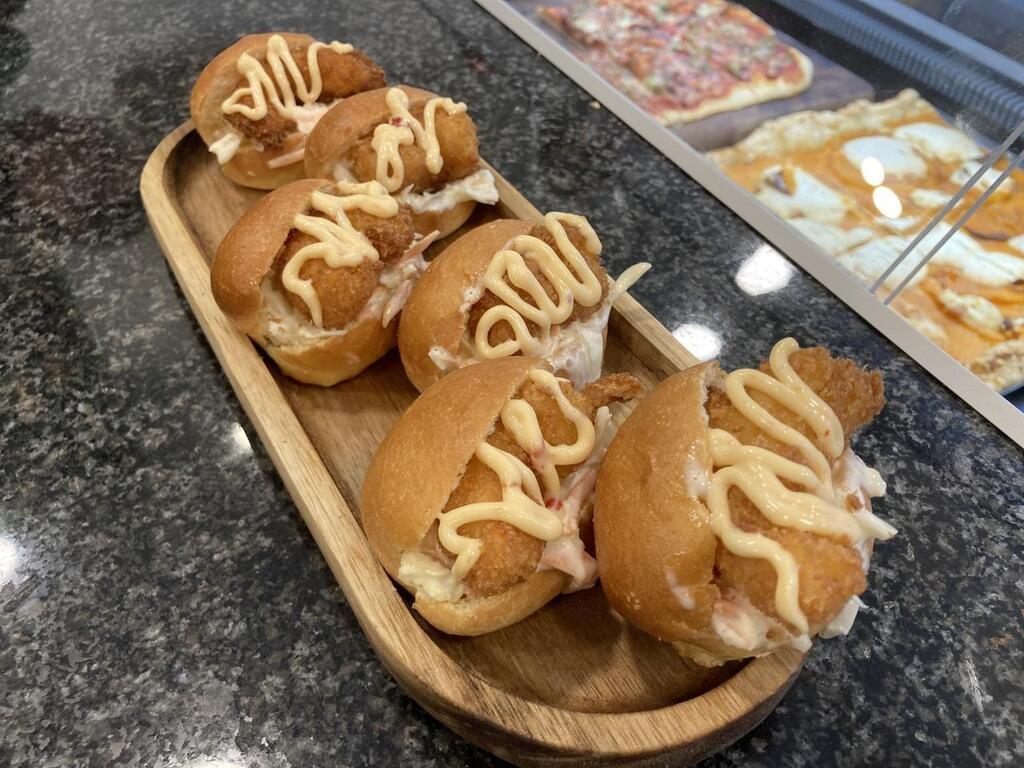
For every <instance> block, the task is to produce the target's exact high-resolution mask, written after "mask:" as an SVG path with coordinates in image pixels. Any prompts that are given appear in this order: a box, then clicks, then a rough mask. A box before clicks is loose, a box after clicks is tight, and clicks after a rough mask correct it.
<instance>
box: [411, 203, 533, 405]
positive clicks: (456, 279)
mask: <svg viewBox="0 0 1024 768" xmlns="http://www.w3.org/2000/svg"><path fill="white" fill-rule="evenodd" d="M532 227H533V225H532V224H531V223H529V222H526V221H519V220H518V219H499V220H497V221H491V222H488V223H487V224H483V225H481V226H479V227H476V228H474V229H472V230H470V231H469V232H467V233H466V234H465V235H463V236H462V237H460V238H459V239H458V240H456V241H455V242H454V243H452V244H451V245H449V246H448V247H447V248H445V250H444V251H443V252H442V253H441V254H440V255H439V256H437V257H436V258H435V259H434V260H433V261H432V262H431V263H430V266H428V267H427V271H426V272H425V273H424V274H423V276H422V277H420V279H419V281H418V282H417V283H416V285H415V286H414V287H413V289H412V293H411V294H410V296H409V300H408V301H407V302H406V304H405V308H404V309H403V310H402V323H401V326H400V327H399V329H398V349H399V352H400V354H401V356H402V365H404V366H405V373H406V375H407V376H408V377H409V380H410V381H411V382H412V383H413V385H414V386H415V387H416V389H418V390H420V391H421V392H422V391H424V390H426V389H427V387H429V386H430V385H431V384H433V383H434V382H435V381H437V380H438V379H439V378H441V371H440V370H438V367H437V366H436V365H435V364H434V362H433V361H432V360H431V359H430V354H429V353H430V349H431V348H432V347H435V346H436V347H439V348H441V349H442V350H444V351H445V352H447V353H449V354H452V355H454V354H457V353H458V351H459V343H460V341H461V339H462V336H463V334H464V333H465V331H466V322H467V320H468V318H469V313H468V311H462V309H461V307H462V305H463V304H464V301H465V298H464V297H465V294H466V291H467V289H469V288H471V287H473V286H475V285H476V284H477V283H479V281H480V279H481V277H482V276H483V273H484V270H486V269H487V265H488V264H489V263H490V262H491V259H492V258H493V257H494V254H495V253H497V252H498V251H499V250H500V249H501V248H502V247H503V246H504V245H506V244H507V243H508V242H509V241H510V240H511V239H512V238H514V237H517V236H519V235H525V234H527V233H528V232H529V231H530V230H531V229H532Z"/></svg>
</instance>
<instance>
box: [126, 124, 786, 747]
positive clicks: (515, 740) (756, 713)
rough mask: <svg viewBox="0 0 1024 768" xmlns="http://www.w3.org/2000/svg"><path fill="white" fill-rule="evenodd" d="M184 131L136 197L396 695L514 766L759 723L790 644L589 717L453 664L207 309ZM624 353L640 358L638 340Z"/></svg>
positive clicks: (651, 337) (218, 317)
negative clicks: (176, 164) (185, 201)
mask: <svg viewBox="0 0 1024 768" xmlns="http://www.w3.org/2000/svg"><path fill="white" fill-rule="evenodd" d="M193 130H194V127H193V125H192V123H191V121H187V122H185V123H183V124H182V125H180V126H178V127H177V128H175V129H174V130H173V131H171V132H170V133H169V134H167V136H165V137H164V139H163V140H162V141H161V142H160V143H159V144H158V145H157V147H156V148H155V149H154V150H153V152H152V154H151V155H150V157H149V158H148V160H147V162H146V164H145V166H144V168H143V170H142V174H141V177H140V194H141V197H142V202H143V206H144V208H145V210H146V215H147V218H148V220H149V223H150V227H151V229H152V231H153V233H154V235H155V237H156V239H157V242H158V243H159V245H160V248H161V250H162V251H163V253H164V256H165V258H166V260H167V262H168V265H169V266H170V267H171V270H172V272H173V273H174V276H175V279H176V281H177V283H178V285H179V287H180V289H181V291H182V293H183V294H184V296H185V298H186V299H187V301H188V303H189V306H190V308H191V310H192V313H193V315H194V316H195V318H196V320H197V322H198V323H199V325H200V327H201V328H202V330H203V334H204V336H205V338H206V341H207V343H208V344H209V345H210V347H211V349H212V350H213V352H214V354H215V355H216V357H217V360H218V363H219V364H220V366H221V369H222V370H223V372H224V374H225V376H226V377H227V378H228V381H229V382H230V384H231V387H232V389H233V390H234V392H235V395H236V396H237V397H238V400H239V402H240V403H241V405H242V407H243V409H244V410H245V412H246V415H247V416H248V417H249V419H250V421H251V423H252V425H253V427H254V428H255V429H256V431H257V433H258V434H259V437H260V440H261V441H262V442H263V445H264V447H265V449H266V450H267V453H268V454H269V455H270V458H271V460H272V461H273V463H274V467H275V469H276V470H277V472H278V474H279V476H280V477H281V479H282V481H283V482H284V484H285V487H286V488H287V489H288V493H289V495H290V496H291V498H292V501H293V502H294V503H295V505H296V507H297V508H298V510H299V512H300V514H301V515H302V517H303V520H304V521H305V523H306V525H307V527H308V528H309V530H310V532H311V534H312V535H313V538H314V540H315V541H316V543H317V546H318V548H319V549H320V552H321V554H322V555H323V557H324V559H325V560H326V561H327V563H328V565H329V567H330V568H331V571H332V573H333V574H334V577H335V579H336V580H337V582H338V585H339V586H340V587H341V590H342V592H343V593H344V595H345V598H346V600H347V601H348V604H349V605H350V606H351V608H352V610H353V612H354V613H355V615H356V618H357V620H358V621H359V624H360V626H361V627H362V629H363V632H364V634H365V635H366V637H367V640H368V641H369V642H370V644H371V646H372V647H373V648H374V650H375V651H376V653H377V655H378V657H379V658H380V659H381V661H382V662H383V663H384V665H385V666H386V667H387V669H388V670H389V671H390V672H391V674H392V675H393V676H394V677H395V679H396V680H397V681H398V682H399V684H400V685H401V686H402V688H403V689H404V690H405V691H406V693H407V694H408V695H410V696H411V697H412V698H413V699H414V700H416V701H417V702H418V703H419V704H420V705H421V706H423V707H424V708H425V709H426V710H427V711H428V712H430V714H431V715H433V716H434V717H435V718H437V719H438V720H440V721H441V722H442V723H444V724H445V725H446V726H448V727H449V728H451V729H452V730H454V731H455V732H456V733H458V734H459V735H460V736H462V737H463V738H465V739H467V740H468V741H470V742H472V743H474V744H476V745H477V746H479V747H481V748H483V749H485V750H487V751H490V752H492V753H494V754H496V755H498V756H499V757H502V758H504V759H509V760H512V761H513V762H516V763H517V764H520V765H542V764H543V765H548V764H554V763H556V762H557V763H558V764H565V761H567V760H568V761H569V762H570V763H572V761H574V760H575V761H583V762H580V763H579V764H581V765H582V764H589V763H590V762H592V761H594V760H599V761H605V760H614V761H615V762H616V763H619V764H622V763H631V764H641V763H646V762H647V760H648V759H651V758H656V757H661V756H665V755H666V754H674V755H676V756H678V757H681V758H683V759H687V760H696V759H700V758H702V757H705V756H707V755H709V754H711V753H713V752H714V751H717V750H719V749H721V748H723V747H725V746H727V745H728V744H730V743H731V742H732V741H734V740H736V739H737V738H739V737H740V736H742V735H743V734H745V733H747V732H748V731H749V730H750V729H752V728H753V727H754V726H756V725H757V724H758V723H760V722H761V720H763V719H764V718H765V717H766V716H767V715H768V714H769V713H770V712H771V710H772V709H774V707H775V706H776V705H777V704H778V702H779V700H780V699H781V698H782V696H783V695H784V694H785V693H786V691H787V690H788V689H789V687H790V686H791V685H792V684H793V682H794V680H795V678H796V676H797V674H798V673H799V671H800V668H801V667H802V663H803V659H804V656H803V655H802V654H800V653H797V652H795V651H792V650H789V649H784V650H782V651H780V652H778V653H775V654H772V655H769V656H765V657H762V658H758V659H753V660H751V661H750V662H749V663H747V664H746V665H745V666H744V667H742V668H741V669H740V670H739V671H738V672H737V673H736V674H735V675H733V676H732V677H730V678H729V679H728V680H726V681H725V682H724V683H722V684H721V685H719V686H717V687H715V688H712V689H711V690H709V691H707V692H706V693H704V694H702V695H700V696H697V697H695V698H692V699H687V700H684V701H681V702H677V703H675V704H672V705H669V706H666V707H661V708H656V709H650V710H641V711H635V712H624V713H595V712H579V711H575V710H567V709H562V708H559V707H555V706H552V705H549V704H546V703H542V702H538V701H532V700H529V699H525V698H522V697H520V696H518V695H516V694H513V693H509V692H507V691H505V690H503V689H501V688H499V687H498V686H496V685H494V684H492V683H491V682H489V681H487V680H484V679H481V678H478V677H476V676H474V675H472V674H471V673H470V672H468V671H466V670H464V669H462V668H460V667H459V666H458V665H457V664H456V663H455V662H454V661H453V660H452V659H451V658H450V657H449V656H448V655H447V654H445V653H444V651H443V650H442V649H441V648H439V647H438V646H437V645H436V644H434V642H433V641H432V640H431V639H430V638H429V636H428V635H427V634H426V633H425V632H424V631H423V629H422V628H421V627H420V626H419V624H417V622H416V620H415V618H414V617H413V615H412V612H411V611H410V610H409V609H408V608H407V607H406V605H405V603H404V601H403V600H402V599H401V596H400V595H399V593H398V591H397V589H396V587H395V585H394V584H393V583H392V581H391V579H390V578H389V577H388V576H387V574H386V572H385V571H384V569H383V567H382V566H380V564H379V563H378V562H377V560H376V558H375V557H374V556H373V554H372V552H371V551H370V549H369V546H368V544H367V543H366V540H365V536H364V534H363V532H362V529H361V527H360V526H359V523H358V520H357V518H356V515H355V514H354V513H353V511H352V510H351V509H350V507H349V506H348V504H347V503H346V502H345V499H344V497H343V496H342V493H341V491H340V489H339V488H338V487H337V485H336V484H335V482H334V480H333V478H332V477H331V475H330V473H329V472H328V470H327V467H326V466H325V464H324V462H323V460H322V459H321V457H320V455H319V454H318V453H317V451H316V449H315V448H314V447H313V445H312V443H311V441H310V439H309V437H308V435H307V433H306V432H305V430H304V429H303V427H302V425H301V424H300V422H299V420H298V418H297V416H296V415H295V413H294V412H293V410H292V408H291V406H290V404H289V403H288V401H287V399H286V398H285V396H284V393H283V392H282V391H281V389H280V388H279V387H278V385H277V383H276V382H275V380H274V378H273V376H272V374H271V372H270V369H269V367H268V366H267V364H266V363H265V362H264V360H263V358H262V357H261V356H260V354H259V353H258V352H257V351H256V349H255V346H254V345H253V344H252V343H251V342H250V341H249V339H248V338H247V337H246V336H245V335H244V334H242V333H241V332H239V331H237V330H236V329H235V328H234V327H233V326H232V325H231V324H230V322H229V321H228V320H227V318H225V317H224V316H223V315H222V314H221V313H220V312H219V311H216V309H215V304H214V303H213V298H212V295H211V291H210V287H209V279H208V266H207V263H206V260H205V258H204V256H203V250H202V247H201V246H200V245H199V243H198V242H197V239H196V236H195V235H194V233H193V231H192V229H191V227H190V225H189V224H188V221H187V218H186V217H185V215H184V212H183V211H182V210H181V207H180V205H179V204H178V202H177V201H176V199H175V198H174V196H173V194H172V192H171V183H172V181H173V179H172V177H171V173H172V172H173V163H172V159H173V156H174V154H175V151H176V150H177V149H178V148H179V147H180V146H181V144H182V143H183V142H184V141H185V140H186V139H187V138H188V137H189V135H190V134H191V133H192V132H193ZM508 186H509V187H510V188H511V190H512V192H513V193H514V195H515V196H518V199H517V200H515V201H514V204H518V205H521V206H524V207H527V208H528V209H530V210H532V211H534V212H535V214H536V215H539V213H536V209H535V208H533V206H532V205H531V204H530V203H529V202H528V201H527V200H526V199H525V198H524V197H522V195H521V194H519V193H518V191H517V190H515V188H514V187H513V186H512V185H511V184H509V185H508ZM506 202H508V201H506ZM204 273H205V274H204ZM211 306H212V307H213V309H211ZM612 317H613V323H617V324H619V325H621V324H623V323H625V324H627V325H629V326H632V327H633V329H634V330H635V331H636V334H635V335H632V334H631V339H630V341H631V342H636V341H639V342H641V344H640V346H641V347H643V346H644V344H643V343H642V342H646V344H647V345H649V346H650V350H647V351H648V352H650V351H651V350H654V351H656V352H657V353H660V354H662V355H664V356H666V357H667V358H668V359H669V360H670V361H671V362H672V363H673V364H674V365H677V366H678V367H679V369H682V368H685V367H687V366H688V365H692V364H693V363H694V362H695V360H694V358H693V357H692V355H690V354H689V353H688V352H687V351H686V350H685V349H684V348H683V347H682V345H680V344H679V343H678V342H676V341H675V340H674V339H673V338H672V336H671V335H670V334H669V333H668V331H667V329H665V328H664V326H662V325H661V324H660V323H659V322H658V321H657V320H656V319H654V317H653V316H651V315H650V313H648V312H647V310H645V309H643V307H641V306H640V305H639V304H638V303H637V302H636V301H635V300H634V299H632V297H629V296H628V295H627V296H623V297H622V298H621V299H620V300H619V301H618V302H617V303H616V305H615V308H614V311H613V313H612ZM645 331H646V332H645ZM656 331H657V332H656ZM635 351H637V354H638V355H640V356H641V357H643V353H644V350H643V349H640V350H635Z"/></svg>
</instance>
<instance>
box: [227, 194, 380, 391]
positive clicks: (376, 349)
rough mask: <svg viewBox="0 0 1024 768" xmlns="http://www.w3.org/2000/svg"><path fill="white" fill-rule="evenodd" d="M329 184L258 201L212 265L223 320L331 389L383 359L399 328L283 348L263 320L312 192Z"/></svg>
mask: <svg viewBox="0 0 1024 768" xmlns="http://www.w3.org/2000/svg"><path fill="white" fill-rule="evenodd" d="M332 186H333V184H332V182H329V181H327V180H326V179H304V180H301V181H296V182H292V183H291V184H287V185H285V186H283V187H281V188H280V189H277V190H274V191H273V192H271V193H269V194H267V195H265V196H264V197H262V198H260V199H259V200H258V201H257V202H256V204H255V205H254V206H253V207H252V208H250V209H249V210H248V211H246V212H245V214H243V215H242V217H241V218H240V219H239V220H238V222H236V224H235V225H234V226H233V227H232V228H231V230H230V231H229V232H228V234H227V235H226V236H225V237H224V240H223V241H222V242H221V244H220V247H219V248H218V249H217V253H216V254H215V255H214V258H213V263H212V264H211V265H210V287H211V288H212V290H213V297H214V299H215V300H216V301H217V304H218V305H219V306H220V308H221V310H222V311H223V312H224V314H225V315H227V317H228V318H229V319H230V320H231V321H232V322H233V323H234V324H235V325H236V326H237V327H238V328H239V329H240V330H242V331H244V332H245V333H247V334H248V335H249V336H250V337H252V339H253V340H254V341H256V342H257V343H258V344H259V345H260V346H261V347H263V348H264V349H265V350H266V351H267V354H269V355H270V357H271V358H273V360H274V361H275V362H276V363H277V364H278V366H280V368H281V370H282V371H283V372H284V373H285V374H287V375H288V376H291V377H292V378H293V379H296V380H298V381H302V382H305V383H308V384H318V385H320V386H324V387H328V386H332V385H334V384H337V383H338V382H339V381H344V380H346V379H349V378H351V377H353V376H355V375H357V374H359V373H361V372H362V371H363V370H364V369H366V368H367V367H368V366H370V365H371V364H372V363H374V362H375V361H377V360H378V359H380V358H381V357H382V356H383V355H384V354H385V353H387V351H388V350H390V349H391V348H392V347H394V346H395V343H396V341H397V328H396V323H394V322H392V323H390V324H389V326H388V327H387V328H385V327H383V326H382V324H381V321H380V318H379V317H372V316H371V317H367V318H366V319H363V320H360V321H358V322H356V323H354V324H352V325H351V326H350V327H349V328H348V329H347V330H346V332H345V333H344V334H342V335H333V336H326V337H323V338H319V339H317V338H311V339H309V340H308V341H302V342H299V343H294V344H288V345H280V344H275V343H274V342H273V341H272V340H271V338H270V334H269V329H268V327H267V320H266V318H265V317H263V316H261V312H260V308H261V307H262V305H263V301H264V295H263V288H262V286H263V282H264V280H265V279H267V278H268V275H269V273H270V271H271V268H272V267H273V265H274V262H275V260H276V259H277V256H278V254H279V253H280V251H281V249H282V248H283V247H284V245H285V242H286V241H287V239H288V234H289V232H291V230H292V227H293V222H294V220H295V216H296V214H298V213H301V212H303V211H306V210H307V209H308V206H309V198H310V195H312V194H313V192H316V191H318V190H326V189H329V188H330V187H332Z"/></svg>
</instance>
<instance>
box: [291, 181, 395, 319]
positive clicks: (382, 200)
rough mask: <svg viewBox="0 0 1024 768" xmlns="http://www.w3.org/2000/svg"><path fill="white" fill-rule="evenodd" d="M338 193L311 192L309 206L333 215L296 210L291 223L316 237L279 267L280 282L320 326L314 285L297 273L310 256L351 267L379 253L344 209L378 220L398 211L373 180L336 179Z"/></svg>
mask: <svg viewBox="0 0 1024 768" xmlns="http://www.w3.org/2000/svg"><path fill="white" fill-rule="evenodd" d="M335 186H336V188H337V190H338V191H339V192H340V193H341V196H338V195H331V194H328V193H326V192H314V193H313V194H312V195H311V196H310V198H309V207H310V208H312V209H313V210H315V211H319V212H320V213H324V214H327V215H328V216H330V217H332V218H324V217H322V216H311V215H309V214H307V213H298V214H296V216H295V220H294V221H293V222H292V226H293V227H294V228H295V229H297V230H299V231H300V232H304V233H305V234H307V235H309V236H310V237H313V238H315V239H316V241H317V242H315V243H310V244H309V245H307V246H305V247H304V248H301V249H299V251H298V253H296V254H295V255H294V256H292V257H291V258H290V259H289V260H288V263H287V264H285V265H284V269H282V270H281V284H282V285H283V286H284V287H285V289H286V290H288V291H291V292H292V293H294V294H296V295H297V296H299V298H301V299H302V300H303V302H305V304H306V306H307V307H308V308H309V314H310V317H311V318H312V320H313V325H315V326H317V327H318V328H322V327H323V311H322V308H321V306H320V298H319V297H318V296H317V293H316V290H315V289H314V288H313V284H312V282H311V281H309V280H304V279H302V278H301V277H300V276H299V275H300V273H301V271H302V267H303V265H305V263H306V262H307V261H309V260H310V259H323V260H324V261H325V262H326V263H327V266H329V267H331V268H332V269H339V268H342V267H354V266H358V265H359V264H361V263H362V262H363V261H364V260H369V261H377V260H378V259H379V258H380V254H378V253H377V249H376V248H374V247H373V244H372V243H371V242H370V241H369V239H368V238H367V237H366V235H364V234H363V233H362V232H360V231H359V230H357V229H356V228H355V227H353V226H352V222H351V221H349V218H348V216H347V215H346V211H351V210H354V209H359V210H361V211H363V212H364V213H368V214H369V215H371V216H376V217H377V218H380V219H389V218H391V217H392V216H395V215H396V214H397V213H398V201H397V200H395V199H394V198H393V197H391V196H390V195H389V194H388V193H387V191H386V190H385V189H384V188H383V187H381V186H380V184H378V183H377V182H375V181H368V182H365V183H363V184H355V183H349V182H344V181H339V182H337V184H336V185H335Z"/></svg>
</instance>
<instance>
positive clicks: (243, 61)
mask: <svg viewBox="0 0 1024 768" xmlns="http://www.w3.org/2000/svg"><path fill="white" fill-rule="evenodd" d="M323 48H329V49H330V50H332V51H334V52H335V53H340V54H346V53H351V52H352V51H353V48H352V46H351V45H348V44H347V43H339V42H338V41H336V40H335V41H334V42H332V43H330V44H329V45H328V44H326V43H320V42H316V43H310V44H309V46H308V47H307V48H306V66H307V68H308V69H309V85H308V86H307V85H306V81H305V79H304V78H303V76H302V71H301V70H300V69H299V66H298V64H296V63H295V59H294V58H293V57H292V52H291V49H290V48H289V47H288V42H287V41H286V40H285V39H284V38H283V37H281V35H271V36H270V39H269V40H267V53H266V58H267V64H268V65H269V67H270V71H271V72H272V73H273V79H271V76H270V75H269V74H268V73H267V70H266V68H265V67H264V66H263V64H262V63H261V62H260V60H259V59H257V58H256V57H255V56H252V55H251V54H248V53H243V54H242V55H241V56H239V57H238V62H237V64H236V65H235V66H236V67H237V69H238V73H239V74H240V75H242V76H243V77H244V78H245V79H246V80H247V81H248V85H245V86H242V87H241V88H239V89H238V90H236V91H235V92H234V93H232V94H231V95H230V96H228V98H227V99H225V100H224V103H223V104H221V111H222V112H224V113H225V114H231V113H234V112H237V113H240V114H242V115H244V116H245V117H247V118H249V119H250V120H262V119H263V118H264V117H266V116H267V110H268V109H269V107H270V106H273V108H274V110H275V111H276V112H277V113H278V114H280V115H281V116H282V117H286V118H288V119H290V120H296V119H298V118H299V115H300V113H299V110H300V109H301V107H300V105H299V104H298V102H297V101H296V99H295V97H296V94H298V97H299V100H300V101H301V102H302V105H303V106H308V105H309V104H312V103H313V102H315V101H316V100H317V99H319V98H320V91H321V90H322V88H323V78H322V76H321V74H320V62H319V60H318V59H317V56H318V54H319V52H320V50H321V49H323ZM246 97H249V98H251V99H252V106H249V105H248V104H242V103H241V101H242V99H244V98H246Z"/></svg>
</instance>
